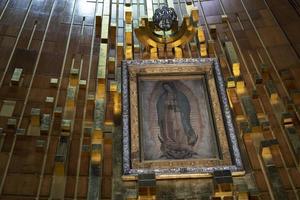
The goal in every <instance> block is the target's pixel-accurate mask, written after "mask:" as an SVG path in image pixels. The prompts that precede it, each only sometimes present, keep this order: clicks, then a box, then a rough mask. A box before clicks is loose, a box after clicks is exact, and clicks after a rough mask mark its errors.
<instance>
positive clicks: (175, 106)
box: [156, 82, 198, 159]
mask: <svg viewBox="0 0 300 200" xmlns="http://www.w3.org/2000/svg"><path fill="white" fill-rule="evenodd" d="M162 87H163V93H162V94H161V95H160V96H159V98H158V101H157V103H156V108H157V116H158V125H159V128H160V134H159V135H158V138H159V140H160V142H161V148H160V149H161V152H162V155H161V158H166V159H187V158H192V157H193V156H194V155H196V154H197V153H195V152H194V151H193V146H194V145H195V144H196V142H197V140H198V136H197V135H196V134H195V131H194V130H193V128H192V126H191V123H190V112H191V108H190V104H189V100H188V98H187V97H186V96H185V94H184V93H183V92H181V91H179V90H178V89H177V88H176V86H175V84H174V82H163V83H162Z"/></svg>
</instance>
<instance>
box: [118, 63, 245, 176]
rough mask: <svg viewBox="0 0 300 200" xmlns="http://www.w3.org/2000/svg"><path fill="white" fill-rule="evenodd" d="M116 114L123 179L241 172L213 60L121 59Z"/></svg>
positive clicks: (235, 144) (223, 89)
mask: <svg viewBox="0 0 300 200" xmlns="http://www.w3.org/2000/svg"><path fill="white" fill-rule="evenodd" d="M122 116H123V175H124V179H130V178H134V177H135V176H137V175H138V174H142V173H155V174H156V177H157V178H187V177H207V176H210V175H211V173H212V172H213V171H214V170H225V169H227V170H231V172H232V173H233V174H242V173H243V165H242V161H241V156H240V151H239V148H238V143H237V139H236V133H235V128H234V125H233V121H232V117H231V111H230V108H229V103H228V100H227V96H226V90H225V86H224V80H223V77H222V74H221V71H220V66H219V64H218V61H217V60H216V59H202V58H199V59H173V60H169V59H167V60H141V61H124V62H123V63H122Z"/></svg>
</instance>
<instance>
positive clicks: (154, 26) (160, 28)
mask: <svg viewBox="0 0 300 200" xmlns="http://www.w3.org/2000/svg"><path fill="white" fill-rule="evenodd" d="M198 21H199V15H198V9H197V8H195V7H193V8H192V9H191V12H190V16H184V17H183V21H182V23H181V26H180V27H178V20H177V15H176V12H175V10H174V8H169V7H167V6H165V5H164V6H162V7H161V8H157V9H156V10H155V11H154V15H153V17H152V19H151V18H147V17H146V18H142V19H141V22H140V26H139V27H138V28H136V29H135V30H134V31H135V34H136V36H137V38H138V40H139V41H140V42H141V43H142V44H143V45H144V46H145V47H150V48H165V49H166V48H171V49H172V48H175V47H179V46H181V45H184V44H186V43H188V42H190V41H191V40H192V39H193V37H194V36H195V34H196V33H197V28H198Z"/></svg>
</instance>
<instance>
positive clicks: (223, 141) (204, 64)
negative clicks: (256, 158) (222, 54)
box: [122, 59, 243, 178]
mask: <svg viewBox="0 0 300 200" xmlns="http://www.w3.org/2000/svg"><path fill="white" fill-rule="evenodd" d="M203 74H205V76H206V79H207V83H208V85H207V90H208V93H209V94H210V97H211V98H210V99H211V102H210V104H211V112H212V113H213V116H214V119H213V120H214V125H215V130H216V134H217V137H216V138H218V144H219V154H220V158H219V159H193V160H170V161H168V160H162V161H142V160H141V158H140V153H141V148H140V138H139V137H140V131H139V108H138V106H139V103H138V80H139V77H140V76H148V75H149V76H161V75H166V76H168V75H177V76H188V75H203ZM122 77H123V91H122V92H123V94H122V95H123V168H124V175H126V176H128V175H129V176H135V175H137V174H140V173H153V172H155V173H156V174H157V177H161V178H163V177H164V178H179V177H199V175H200V176H208V175H209V174H210V173H212V172H213V171H214V170H217V169H230V170H231V171H232V172H237V171H239V172H241V171H242V168H243V167H242V163H241V160H240V153H239V149H238V147H237V141H236V138H235V132H234V127H233V123H232V119H231V116H229V118H228V116H226V111H228V108H229V107H228V101H227V97H226V91H225V88H224V84H223V83H220V80H221V81H223V80H222V77H221V74H220V68H219V65H218V64H217V61H216V60H214V59H182V60H157V61H151V60H150V61H127V62H126V63H123V71H122ZM220 78H221V79H220ZM224 91H225V93H224ZM224 95H225V96H224ZM226 105H227V106H226ZM229 112H230V111H229ZM227 114H228V113H227ZM229 115H230V113H229ZM129 127H130V128H129ZM127 178H128V177H127Z"/></svg>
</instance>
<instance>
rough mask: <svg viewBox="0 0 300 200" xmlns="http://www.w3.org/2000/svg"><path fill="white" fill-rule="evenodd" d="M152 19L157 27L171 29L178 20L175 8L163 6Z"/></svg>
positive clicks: (165, 29) (164, 29)
mask: <svg viewBox="0 0 300 200" xmlns="http://www.w3.org/2000/svg"><path fill="white" fill-rule="evenodd" d="M152 20H153V22H154V24H155V26H156V27H157V28H159V29H161V30H163V31H169V30H171V28H172V25H173V23H175V21H176V20H177V15H176V12H175V10H174V8H169V7H167V6H163V7H162V8H158V9H156V10H155V12H154V15H153V18H152Z"/></svg>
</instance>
